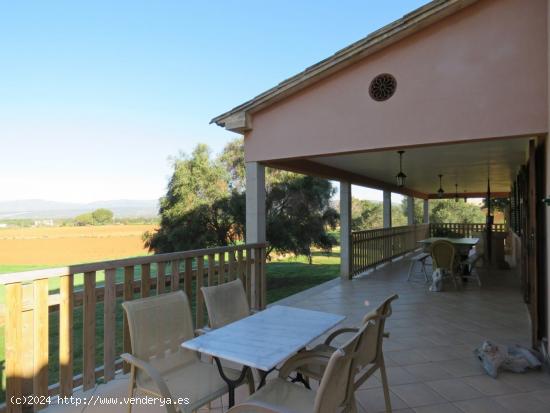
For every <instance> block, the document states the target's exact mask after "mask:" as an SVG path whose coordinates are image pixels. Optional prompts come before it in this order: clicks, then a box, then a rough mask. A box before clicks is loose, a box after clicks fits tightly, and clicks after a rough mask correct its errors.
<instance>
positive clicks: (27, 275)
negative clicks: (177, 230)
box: [0, 243, 267, 285]
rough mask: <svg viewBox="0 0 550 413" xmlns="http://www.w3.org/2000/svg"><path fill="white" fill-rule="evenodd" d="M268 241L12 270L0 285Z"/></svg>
mask: <svg viewBox="0 0 550 413" xmlns="http://www.w3.org/2000/svg"><path fill="white" fill-rule="evenodd" d="M266 246H267V243H253V244H239V245H229V246H225V247H215V248H202V249H196V250H189V251H177V252H168V253H164V254H152V255H140V256H136V257H129V258H122V259H116V260H108V261H95V262H90V263H85V264H76V265H69V266H65V267H56V268H45V269H39V270H30V271H20V272H12V273H6V274H2V275H0V285H6V284H13V283H20V282H29V281H34V280H42V279H47V278H54V277H60V276H63V275H67V274H80V273H86V272H92V271H102V270H109V269H114V268H121V267H128V266H132V265H142V264H154V263H158V262H165V261H172V260H181V259H185V258H195V257H198V256H205V255H211V254H219V253H223V252H226V251H239V250H245V249H253V248H265V247H266Z"/></svg>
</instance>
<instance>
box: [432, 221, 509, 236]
mask: <svg viewBox="0 0 550 413" xmlns="http://www.w3.org/2000/svg"><path fill="white" fill-rule="evenodd" d="M486 228H487V226H486V225H485V224H452V223H444V224H430V236H432V237H435V236H445V237H447V236H458V237H473V236H474V235H475V233H479V232H485V230H486ZM492 231H493V232H508V228H507V225H506V224H493V227H492Z"/></svg>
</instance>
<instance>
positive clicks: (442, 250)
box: [432, 240, 456, 271]
mask: <svg viewBox="0 0 550 413" xmlns="http://www.w3.org/2000/svg"><path fill="white" fill-rule="evenodd" d="M455 255H456V249H455V246H454V245H453V243H452V242H449V241H445V240H438V241H436V242H434V243H433V244H432V258H433V264H434V270H435V269H437V268H441V269H444V270H449V271H451V270H452V269H453V266H454V260H455Z"/></svg>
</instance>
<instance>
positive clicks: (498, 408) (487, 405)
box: [442, 398, 512, 413]
mask: <svg viewBox="0 0 550 413" xmlns="http://www.w3.org/2000/svg"><path fill="white" fill-rule="evenodd" d="M453 404H454V405H455V406H456V407H458V408H459V409H460V411H462V412H464V413H512V412H511V411H510V410H508V409H506V408H504V407H503V406H502V405H501V404H499V403H497V402H496V401H495V400H493V399H489V398H483V399H472V400H463V401H460V402H454V403H453ZM442 413H445V412H442Z"/></svg>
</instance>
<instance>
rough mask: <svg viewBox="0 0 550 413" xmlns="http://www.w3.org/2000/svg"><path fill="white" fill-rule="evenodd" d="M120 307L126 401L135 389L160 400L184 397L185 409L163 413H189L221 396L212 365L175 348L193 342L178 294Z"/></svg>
mask: <svg viewBox="0 0 550 413" xmlns="http://www.w3.org/2000/svg"><path fill="white" fill-rule="evenodd" d="M122 307H123V308H124V311H125V313H126V317H127V319H128V327H129V331H130V341H131V346H132V352H131V354H128V353H125V354H122V356H121V357H122V359H123V360H124V361H126V362H128V363H129V364H130V367H131V370H130V377H129V395H130V397H133V395H134V392H135V390H138V391H140V392H144V393H146V394H149V395H153V396H156V397H162V398H164V399H165V400H168V399H170V400H177V399H178V398H188V399H189V401H190V403H189V404H187V405H185V404H183V405H173V404H166V405H165V407H166V410H167V411H168V412H169V413H174V412H177V411H181V412H185V413H187V412H189V413H190V412H193V411H195V410H197V409H198V408H200V407H201V406H203V405H205V404H207V403H209V402H210V401H212V400H214V399H216V398H218V397H220V396H222V395H223V394H225V393H226V392H227V384H226V383H225V382H224V381H223V380H222V378H221V377H220V374H219V372H218V370H217V368H216V367H215V366H214V365H212V364H211V363H206V362H203V361H201V360H200V357H199V354H198V353H196V352H194V351H190V350H185V349H183V348H182V347H181V346H180V345H181V343H182V342H184V341H186V340H189V339H192V338H193V337H194V331H193V321H192V318H191V308H190V306H189V302H188V300H187V296H186V295H185V293H184V292H183V291H177V292H173V293H168V294H161V295H158V296H154V297H148V298H142V299H139V300H133V301H126V302H124V303H122ZM225 373H226V375H228V376H229V377H230V378H232V379H233V378H235V379H236V378H237V377H239V375H240V372H238V371H236V370H228V369H226V371H225ZM131 409H132V405H131V404H130V403H129V404H128V411H129V412H130V411H131Z"/></svg>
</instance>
